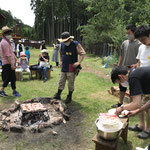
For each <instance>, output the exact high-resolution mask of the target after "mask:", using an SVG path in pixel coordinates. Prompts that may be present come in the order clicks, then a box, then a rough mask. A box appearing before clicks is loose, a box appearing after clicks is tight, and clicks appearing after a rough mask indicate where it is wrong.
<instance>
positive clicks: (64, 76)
mask: <svg viewBox="0 0 150 150" xmlns="http://www.w3.org/2000/svg"><path fill="white" fill-rule="evenodd" d="M66 80H67V81H68V89H69V91H71V92H72V91H73V90H74V82H75V74H74V72H61V74H60V79H59V83H58V89H60V90H63V89H64V88H65V84H66Z"/></svg>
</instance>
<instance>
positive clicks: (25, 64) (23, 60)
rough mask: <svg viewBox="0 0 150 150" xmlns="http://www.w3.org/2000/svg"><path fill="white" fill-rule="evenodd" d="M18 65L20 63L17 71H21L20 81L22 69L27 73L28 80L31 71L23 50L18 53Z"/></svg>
mask: <svg viewBox="0 0 150 150" xmlns="http://www.w3.org/2000/svg"><path fill="white" fill-rule="evenodd" d="M19 65H20V69H19V72H20V73H21V81H23V75H22V72H23V71H26V72H28V73H29V80H30V79H31V72H30V69H29V62H28V59H27V58H26V54H25V53H24V52H21V53H20V58H19Z"/></svg>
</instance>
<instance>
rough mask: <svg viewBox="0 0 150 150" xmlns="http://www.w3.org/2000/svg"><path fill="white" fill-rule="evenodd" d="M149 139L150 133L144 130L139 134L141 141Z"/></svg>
mask: <svg viewBox="0 0 150 150" xmlns="http://www.w3.org/2000/svg"><path fill="white" fill-rule="evenodd" d="M149 137H150V132H147V131H144V130H143V131H142V132H140V133H139V134H138V138H140V139H147V138H149Z"/></svg>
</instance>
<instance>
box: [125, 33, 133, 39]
mask: <svg viewBox="0 0 150 150" xmlns="http://www.w3.org/2000/svg"><path fill="white" fill-rule="evenodd" d="M126 38H127V39H128V40H132V39H133V38H134V35H133V34H127V35H126Z"/></svg>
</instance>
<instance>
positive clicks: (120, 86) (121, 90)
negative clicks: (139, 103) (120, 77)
mask: <svg viewBox="0 0 150 150" xmlns="http://www.w3.org/2000/svg"><path fill="white" fill-rule="evenodd" d="M119 89H120V92H126V91H127V88H126V87H123V86H122V85H121V84H119Z"/></svg>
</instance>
